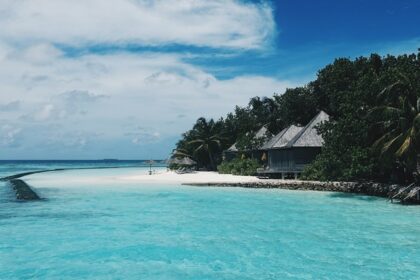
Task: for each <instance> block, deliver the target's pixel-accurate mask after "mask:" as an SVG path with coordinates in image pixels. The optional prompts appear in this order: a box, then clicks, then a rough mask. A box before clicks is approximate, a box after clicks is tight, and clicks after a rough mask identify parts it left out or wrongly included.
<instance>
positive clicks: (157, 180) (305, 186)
mask: <svg viewBox="0 0 420 280" xmlns="http://www.w3.org/2000/svg"><path fill="white" fill-rule="evenodd" d="M84 169H91V168H80V169H78V168H72V169H54V170H43V171H38V172H35V173H31V172H29V173H26V174H22V173H20V174H16V175H12V176H8V177H6V178H1V179H0V180H4V179H9V178H10V179H12V178H13V179H16V176H17V175H19V178H22V179H23V180H26V179H28V180H29V181H30V182H31V183H32V182H33V180H34V179H35V182H34V183H36V181H37V180H39V179H40V180H41V182H42V183H48V184H51V183H53V185H54V186H55V187H57V188H71V187H72V186H78V185H81V186H84V187H90V186H93V185H97V184H98V183H103V184H102V186H103V187H106V186H115V185H118V184H127V183H128V184H130V185H133V186H138V185H140V186H144V185H155V184H166V185H184V186H195V187H240V188H256V189H257V188H266V189H273V188H276V189H287V190H301V191H324V192H341V193H353V194H360V195H368V196H377V197H383V198H390V197H393V196H395V195H396V194H397V193H399V192H401V190H404V188H406V186H401V185H396V184H383V183H375V182H362V183H361V182H320V181H302V180H281V179H260V178H257V177H255V176H239V175H231V174H219V173H217V172H213V171H197V172H192V173H186V174H177V173H176V172H174V171H167V170H160V171H159V172H156V173H154V174H152V175H149V174H146V173H145V172H144V173H142V174H134V175H133V174H124V172H122V173H121V174H113V173H102V174H96V173H92V174H90V175H88V176H86V175H84V176H81V175H78V174H73V175H71V178H69V176H68V175H67V174H66V173H64V172H63V173H61V172H62V171H72V172H74V171H77V170H84ZM92 169H97V170H100V169H103V168H92ZM110 169H111V168H110ZM115 169H119V170H123V169H124V168H123V167H119V168H115ZM50 172H52V173H54V175H50V174H46V173H50ZM23 177H25V178H23ZM7 181H8V180H7ZM69 183H70V184H69ZM31 185H32V186H34V188H35V190H36V189H37V188H38V187H41V186H40V184H39V185H38V184H31ZM95 187H97V186H95ZM408 195H409V192H405V193H404V192H401V193H400V195H399V196H398V197H395V199H396V200H400V201H402V202H405V203H415V204H420V199H419V197H418V195H414V196H411V197H408Z"/></svg>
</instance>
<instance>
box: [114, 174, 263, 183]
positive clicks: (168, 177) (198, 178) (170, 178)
mask: <svg viewBox="0 0 420 280" xmlns="http://www.w3.org/2000/svg"><path fill="white" fill-rule="evenodd" d="M116 179H117V180H123V181H131V182H138V183H168V184H183V183H188V184H190V183H245V182H258V181H261V179H258V178H257V177H255V176H238V175H231V174H219V173H217V172H210V171H198V172H193V173H187V174H177V173H176V172H173V171H163V172H158V173H156V174H152V175H148V174H147V175H146V174H142V175H130V176H122V177H117V178H116Z"/></svg>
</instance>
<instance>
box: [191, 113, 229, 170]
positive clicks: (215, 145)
mask: <svg viewBox="0 0 420 280" xmlns="http://www.w3.org/2000/svg"><path fill="white" fill-rule="evenodd" d="M218 132H219V131H218V127H217V126H216V124H215V122H214V121H213V120H212V119H211V120H210V121H207V120H206V119H205V118H199V119H198V120H197V122H196V124H195V125H194V127H193V129H192V135H191V136H192V138H193V140H191V141H189V142H188V145H193V146H194V154H197V153H199V152H202V153H206V154H207V155H208V159H209V162H210V168H211V169H212V170H215V169H216V164H215V159H214V155H215V153H216V152H217V151H218V150H219V149H220V147H221V145H222V144H221V140H222V137H221V136H220V135H219V133H218Z"/></svg>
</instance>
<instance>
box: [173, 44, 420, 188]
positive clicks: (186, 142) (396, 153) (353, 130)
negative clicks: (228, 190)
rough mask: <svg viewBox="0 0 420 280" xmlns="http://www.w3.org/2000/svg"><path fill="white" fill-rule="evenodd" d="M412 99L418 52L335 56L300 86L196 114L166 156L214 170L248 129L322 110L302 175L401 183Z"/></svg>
mask: <svg viewBox="0 0 420 280" xmlns="http://www.w3.org/2000/svg"><path fill="white" fill-rule="evenodd" d="M419 97H420V50H419V53H418V54H406V55H400V56H392V55H387V56H384V57H381V56H379V55H377V54H372V55H370V56H369V57H359V58H356V59H353V60H352V59H349V58H338V59H336V60H335V61H334V62H333V63H331V64H329V65H327V66H326V67H324V68H323V69H321V70H320V71H319V72H318V74H317V78H316V79H315V80H314V81H312V82H310V83H308V84H307V85H305V86H303V87H297V88H291V89H287V90H286V91H285V92H284V93H283V94H274V96H272V97H270V98H269V97H254V98H252V99H251V100H250V102H249V104H248V106H246V107H239V106H236V107H235V109H234V111H233V112H232V113H229V114H227V116H226V117H224V118H220V119H218V120H213V119H210V120H206V119H204V118H200V119H198V120H197V122H196V124H195V125H194V126H193V128H192V129H191V130H189V131H187V132H185V133H184V134H183V135H182V138H181V140H180V141H179V142H178V143H177V145H176V149H175V152H174V155H175V156H176V155H178V154H179V155H180V154H183V155H188V156H190V157H192V158H193V159H194V160H196V161H197V164H198V166H199V167H204V168H208V169H212V170H216V166H217V165H218V164H220V163H222V161H223V154H222V152H223V151H224V150H226V149H227V148H228V147H230V146H231V145H232V144H233V143H235V142H238V143H241V146H243V147H247V146H248V147H250V146H251V147H252V146H253V145H254V144H255V143H251V142H250V140H249V139H252V138H253V137H251V136H252V133H255V132H256V131H257V130H258V129H260V128H261V127H262V126H263V125H266V127H267V128H268V130H269V131H270V132H271V133H273V134H276V133H278V132H279V131H281V130H282V129H283V128H285V127H287V126H289V125H303V124H305V123H307V122H308V121H309V120H310V119H311V118H312V117H313V116H314V115H315V114H316V113H317V112H318V111H320V110H323V111H325V112H327V113H328V114H329V115H330V116H331V121H329V122H327V123H324V124H322V125H321V126H320V127H318V130H319V132H320V133H321V135H322V136H323V139H324V142H325V143H324V147H323V149H322V152H321V154H320V155H319V156H318V157H317V158H316V160H315V161H314V162H313V163H312V164H311V165H309V166H308V167H307V168H306V169H305V171H304V174H303V178H304V179H312V180H321V181H327V180H342V181H344V180H356V181H361V180H375V181H381V182H398V183H407V182H411V181H413V180H414V179H415V174H416V169H417V164H418V162H417V161H418V156H417V155H418V154H419V151H420V138H419V137H420V99H419ZM248 142H249V143H248ZM240 161H241V158H238V159H236V160H235V161H234V162H233V163H231V164H227V163H222V164H221V166H220V167H219V171H220V172H227V171H228V169H229V168H230V170H235V171H234V172H237V170H240V168H239V166H240V165H241V164H242V163H241V162H240ZM243 164H245V163H243ZM232 165H235V166H233V167H232Z"/></svg>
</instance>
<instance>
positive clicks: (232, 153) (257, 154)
mask: <svg viewBox="0 0 420 280" xmlns="http://www.w3.org/2000/svg"><path fill="white" fill-rule="evenodd" d="M267 136H268V138H269V139H271V136H272V134H271V132H270V131H268V129H267V127H265V126H263V127H261V128H260V129H259V130H258V131H257V133H255V136H254V138H253V139H255V140H258V139H264V138H266V137H267ZM265 144H266V143H263V144H262V146H264V145H265ZM240 152H241V153H244V154H247V155H249V156H250V157H252V158H257V159H258V160H260V159H261V155H262V149H261V147H258V148H257V149H255V150H252V151H240V150H239V149H238V148H237V143H234V144H233V145H232V146H230V147H229V149H227V150H226V151H224V153H223V154H224V157H225V159H226V160H231V159H233V158H235V157H237V156H238V154H239V153H240Z"/></svg>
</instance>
